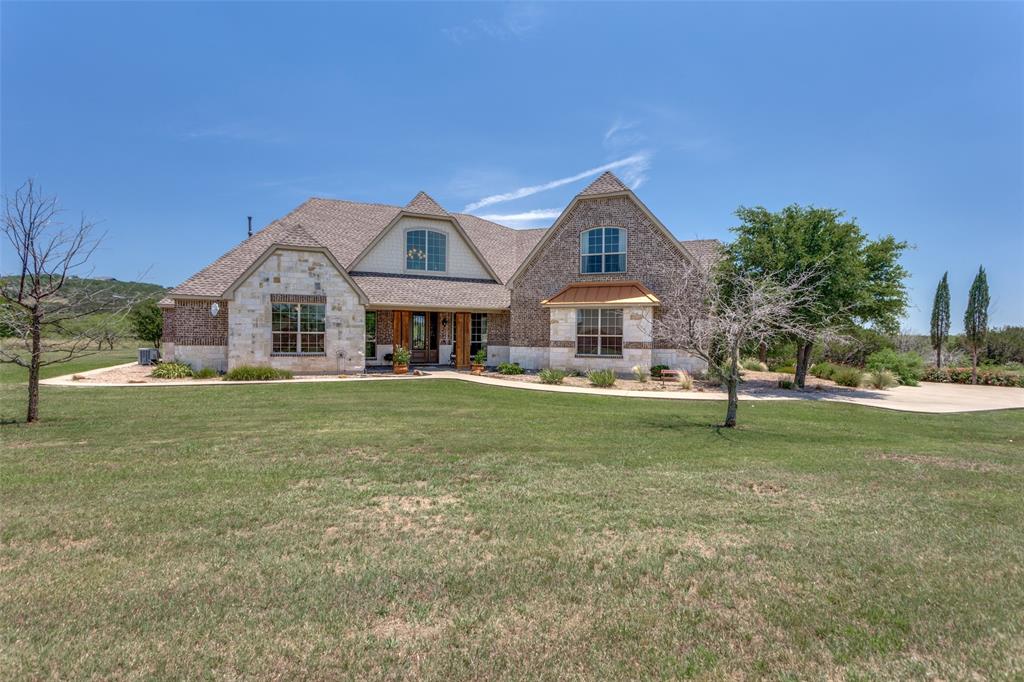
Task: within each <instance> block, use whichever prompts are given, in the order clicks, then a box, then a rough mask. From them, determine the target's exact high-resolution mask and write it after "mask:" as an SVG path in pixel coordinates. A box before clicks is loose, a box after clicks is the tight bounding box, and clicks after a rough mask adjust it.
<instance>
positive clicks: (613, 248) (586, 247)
mask: <svg viewBox="0 0 1024 682" xmlns="http://www.w3.org/2000/svg"><path fill="white" fill-rule="evenodd" d="M625 271H626V231H625V230H624V229H622V228H621V227H595V228H594V229H592V230H587V231H586V232H584V233H582V234H581V235H580V272H581V273H582V274H584V275H588V274H594V273H601V272H625Z"/></svg>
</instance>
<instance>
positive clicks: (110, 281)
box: [0, 275, 168, 306]
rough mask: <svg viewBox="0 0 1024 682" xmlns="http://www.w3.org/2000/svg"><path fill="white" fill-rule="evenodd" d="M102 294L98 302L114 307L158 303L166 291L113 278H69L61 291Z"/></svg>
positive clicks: (143, 283) (145, 284) (160, 287)
mask: <svg viewBox="0 0 1024 682" xmlns="http://www.w3.org/2000/svg"><path fill="white" fill-rule="evenodd" d="M11 279H13V277H12V276H11V275H5V276H3V277H0V280H3V281H5V282H6V281H10V280H11ZM83 289H84V290H86V291H97V292H102V296H101V297H100V299H99V300H100V301H103V302H104V303H110V304H112V305H114V306H116V305H117V304H118V303H119V302H122V301H131V300H138V301H143V300H147V299H151V300H154V301H159V300H160V299H161V298H163V295H164V294H165V293H166V292H167V291H168V289H167V287H162V286H160V285H159V284H149V283H147V282H122V281H120V280H116V279H114V278H113V277H69V278H68V281H67V282H65V283H64V287H63V289H62V290H61V291H62V292H64V293H66V294H69V295H70V294H71V293H72V292H74V291H76V290H78V291H81V290H83Z"/></svg>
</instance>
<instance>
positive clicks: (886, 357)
mask: <svg viewBox="0 0 1024 682" xmlns="http://www.w3.org/2000/svg"><path fill="white" fill-rule="evenodd" d="M865 366H866V367H867V368H868V370H870V371H872V372H878V371H881V370H889V371H890V372H892V373H893V374H895V375H896V378H897V379H898V380H899V382H900V383H901V384H903V385H904V386H917V382H918V381H919V380H920V379H921V375H922V374H923V373H924V360H922V359H921V356H920V355H918V354H917V353H913V352H910V353H897V352H896V351H894V350H892V349H891V348H885V349H883V350H880V351H876V352H874V353H872V354H871V355H869V356H868V359H867V362H866V363H865Z"/></svg>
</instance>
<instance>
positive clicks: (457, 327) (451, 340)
mask: <svg viewBox="0 0 1024 682" xmlns="http://www.w3.org/2000/svg"><path fill="white" fill-rule="evenodd" d="M508 318H509V314H508V311H507V310H452V309H448V310H437V309H434V310H428V309H423V310H408V309H392V308H368V309H367V311H366V349H365V357H366V368H367V369H368V370H369V369H372V368H374V367H386V366H390V365H391V360H392V354H393V352H394V349H395V348H396V347H397V346H403V347H405V348H407V349H409V353H410V356H411V358H410V363H409V364H410V365H411V366H414V367H421V368H424V367H428V366H434V367H439V368H450V367H455V368H457V369H468V368H469V366H470V360H471V358H472V357H473V355H474V354H476V353H477V352H478V351H479V350H480V349H486V351H487V364H488V365H496V364H499V363H501V362H506V361H507V360H508V323H509V320H508Z"/></svg>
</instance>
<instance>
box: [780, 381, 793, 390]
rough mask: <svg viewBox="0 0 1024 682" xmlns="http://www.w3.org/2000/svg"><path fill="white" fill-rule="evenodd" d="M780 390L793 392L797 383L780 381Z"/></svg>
mask: <svg viewBox="0 0 1024 682" xmlns="http://www.w3.org/2000/svg"><path fill="white" fill-rule="evenodd" d="M779 388H784V389H786V390H787V391H792V390H793V389H794V388H796V381H794V380H793V379H779Z"/></svg>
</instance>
